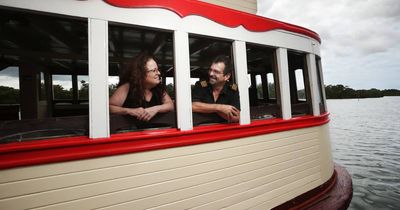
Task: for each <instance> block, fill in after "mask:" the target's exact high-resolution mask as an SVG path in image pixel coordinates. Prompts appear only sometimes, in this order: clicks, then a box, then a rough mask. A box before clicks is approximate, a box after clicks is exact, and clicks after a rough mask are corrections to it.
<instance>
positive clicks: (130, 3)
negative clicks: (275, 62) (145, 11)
mask: <svg viewBox="0 0 400 210" xmlns="http://www.w3.org/2000/svg"><path fill="white" fill-rule="evenodd" d="M104 1H105V2H107V3H109V4H111V5H113V6H116V7H124V8H162V9H168V10H170V11H172V12H175V13H176V14H178V15H179V16H180V17H182V18H183V17H186V16H189V15H199V16H203V17H205V18H208V19H211V20H213V21H215V22H217V23H220V24H222V25H225V26H228V27H232V28H235V27H238V26H240V25H242V26H243V27H244V28H246V29H247V30H249V31H255V32H264V31H270V30H278V29H281V30H286V31H290V32H295V33H299V34H303V35H305V36H308V37H311V38H314V39H315V40H317V41H318V42H321V38H320V37H319V35H318V34H317V33H315V32H314V31H311V30H309V29H306V28H303V27H300V26H296V25H292V24H289V23H284V22H281V21H277V20H273V19H269V18H265V17H261V16H257V15H253V14H249V13H245V12H241V11H238V10H233V9H229V8H226V7H221V6H218V5H214V4H209V3H205V2H201V1H196V0H104Z"/></svg>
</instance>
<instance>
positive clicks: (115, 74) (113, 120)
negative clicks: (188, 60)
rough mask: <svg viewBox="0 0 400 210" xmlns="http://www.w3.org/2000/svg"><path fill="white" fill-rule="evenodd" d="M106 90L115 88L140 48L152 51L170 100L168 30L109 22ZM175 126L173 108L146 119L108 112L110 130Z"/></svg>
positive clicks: (171, 80) (171, 65)
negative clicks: (107, 86) (146, 120)
mask: <svg viewBox="0 0 400 210" xmlns="http://www.w3.org/2000/svg"><path fill="white" fill-rule="evenodd" d="M108 28H109V35H108V38H109V78H108V83H109V94H110V96H111V95H112V94H113V93H114V91H115V90H116V89H117V86H118V83H119V80H120V76H121V75H122V74H123V73H124V71H127V70H128V67H129V65H130V63H131V62H132V59H133V58H134V57H135V56H137V55H139V54H140V53H141V52H144V51H146V52H148V53H149V54H153V55H154V56H155V58H156V62H157V65H158V69H159V71H160V73H161V80H162V83H163V84H164V85H165V86H166V91H167V93H168V94H169V95H170V97H171V98H172V100H173V101H174V97H175V89H174V55H173V38H172V37H173V34H172V32H168V31H162V30H156V29H149V28H143V27H135V26H132V25H127V24H119V23H110V24H109V27H108ZM168 127H176V117H175V112H168V113H158V114H157V115H156V116H155V117H154V118H153V119H151V120H150V122H144V121H139V120H137V119H136V118H134V117H132V116H128V115H124V116H122V115H114V114H111V115H110V129H111V132H110V133H120V132H127V131H137V130H143V129H155V128H168Z"/></svg>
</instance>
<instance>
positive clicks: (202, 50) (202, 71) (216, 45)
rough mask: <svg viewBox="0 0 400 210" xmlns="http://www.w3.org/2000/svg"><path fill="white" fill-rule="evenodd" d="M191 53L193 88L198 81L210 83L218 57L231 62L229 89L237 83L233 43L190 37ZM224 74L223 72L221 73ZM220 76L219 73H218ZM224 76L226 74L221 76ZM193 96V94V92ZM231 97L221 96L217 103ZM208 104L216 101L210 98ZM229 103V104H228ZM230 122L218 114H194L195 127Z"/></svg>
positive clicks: (209, 38)
mask: <svg viewBox="0 0 400 210" xmlns="http://www.w3.org/2000/svg"><path fill="white" fill-rule="evenodd" d="M189 51H190V77H191V84H192V88H193V87H194V85H195V83H196V82H198V81H205V82H208V81H209V76H208V74H209V69H210V66H211V63H212V62H213V60H214V59H215V58H216V57H218V56H225V57H227V58H228V60H229V62H230V63H229V67H226V68H230V69H231V70H232V71H231V76H230V79H229V81H227V84H228V87H231V86H232V84H234V83H235V71H234V69H233V59H232V58H233V56H232V42H231V41H228V40H223V39H217V38H212V37H205V36H197V35H190V36H189ZM221 73H222V72H221ZM217 74H219V72H217ZM219 75H220V76H223V75H224V74H219ZM192 94H193V92H192ZM229 97H230V96H228V97H226V96H221V95H220V96H219V98H218V99H217V101H216V102H215V103H224V102H222V101H224V100H230V99H228V98H229ZM208 99H209V100H208V101H207V103H212V102H214V99H211V97H210V98H208ZM218 100H219V101H218ZM228 103H229V102H228ZM224 122H229V120H225V119H224V118H222V117H220V116H219V115H218V114H216V113H198V112H193V125H195V126H196V125H200V124H208V123H224Z"/></svg>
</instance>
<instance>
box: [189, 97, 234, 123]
mask: <svg viewBox="0 0 400 210" xmlns="http://www.w3.org/2000/svg"><path fill="white" fill-rule="evenodd" d="M192 110H193V112H199V113H217V114H218V115H219V116H221V117H222V118H224V119H225V120H227V121H228V122H238V121H239V119H240V111H239V110H238V109H236V108H235V107H234V106H231V105H227V104H208V103H203V102H193V103H192Z"/></svg>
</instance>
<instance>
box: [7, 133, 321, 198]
mask: <svg viewBox="0 0 400 210" xmlns="http://www.w3.org/2000/svg"><path fill="white" fill-rule="evenodd" d="M315 138H316V136H315V135H314V134H312V135H303V136H302V137H300V136H298V137H297V138H293V137H291V138H286V139H281V141H268V142H259V143H257V144H251V145H247V146H241V147H234V148H228V149H225V150H224V154H223V155H221V154H220V153H221V151H215V152H207V153H201V154H197V155H192V156H189V157H187V156H186V157H177V158H170V159H163V160H157V161H150V162H143V163H138V164H132V165H127V166H120V167H113V168H105V169H98V170H92V171H83V172H79V173H73V174H65V175H58V176H53V177H46V178H45V179H43V178H39V179H30V180H25V181H18V182H9V183H4V184H0V195H1V196H0V197H1V198H7V197H13V196H16V195H28V194H33V193H38V192H43V191H48V190H56V189H62V188H70V187H72V186H77V185H84V184H92V185H93V186H96V188H97V189H100V188H101V186H102V185H103V184H102V183H101V182H106V183H108V184H106V185H104V186H105V190H106V191H107V190H111V191H116V190H117V189H116V186H120V187H121V188H119V190H122V189H125V188H126V187H127V186H129V187H138V186H141V185H143V184H154V183H157V182H161V181H163V180H162V179H176V178H182V177H185V176H189V175H193V174H196V173H204V172H207V171H208V170H217V169H218V167H220V168H221V167H222V168H223V167H229V166H235V165H239V164H241V163H246V162H251V161H256V160H259V159H262V158H279V159H278V160H279V161H285V160H289V159H287V158H290V157H298V156H295V154H292V155H291V156H289V157H286V158H285V157H281V154H282V152H283V154H285V153H291V152H296V151H300V150H304V149H307V148H310V147H315V146H316V145H318V142H317V141H316V140H315ZM299 139H300V140H299ZM317 151H318V150H317V149H316V148H314V149H313V150H311V152H317ZM300 154H304V153H300ZM275 156H276V157H275ZM270 161H271V162H275V161H272V160H270ZM194 164H196V167H193V166H194ZM203 166H204V167H203ZM172 169H174V170H175V172H174V174H169V173H170V171H171V170H172ZM155 172H156V174H154V176H153V175H150V177H149V176H148V175H146V176H142V175H143V174H151V173H155ZM129 177H131V178H132V181H131V182H130V183H131V185H126V182H128V180H129V179H131V178H129ZM119 178H120V179H119ZM160 178H161V180H160ZM146 179H147V181H146ZM110 180H113V181H112V183H114V184H112V183H110ZM121 180H123V181H121ZM119 182H121V185H118V183H119ZM136 182H137V183H136ZM133 183H136V185H132V184H133ZM108 185H112V186H113V187H108ZM38 186H40V188H38ZM66 190H67V189H64V191H66ZM72 190H73V189H72ZM104 192H105V191H103V193H104ZM71 193H72V192H71ZM90 193H92V195H95V194H97V191H92V192H90ZM56 194H57V193H52V196H53V197H55V196H56ZM72 194H74V193H72ZM73 196H75V194H74V195H73ZM87 196H89V195H86V197H87ZM68 197H71V196H68ZM64 198H65V196H64ZM64 198H63V199H64Z"/></svg>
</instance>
